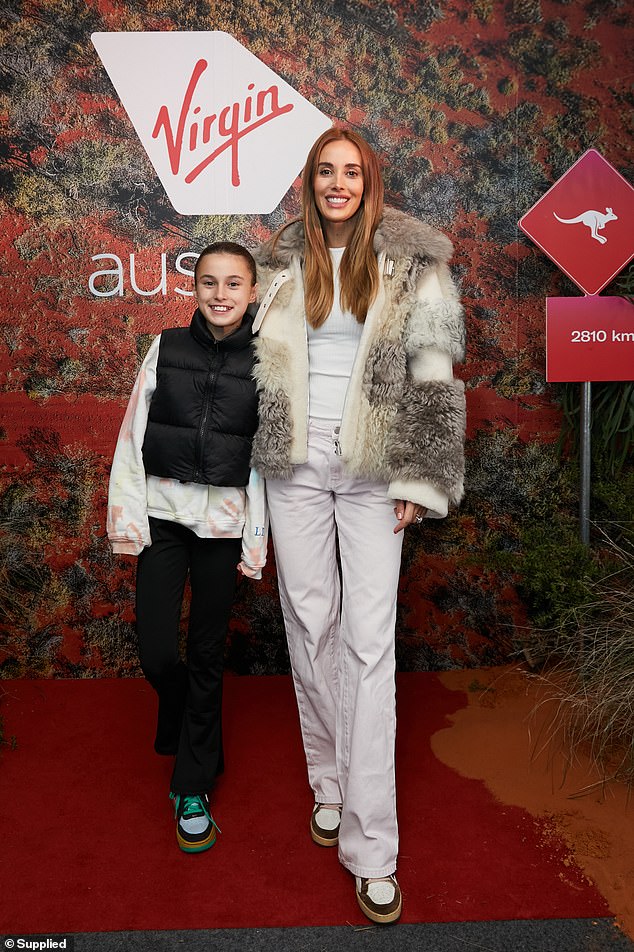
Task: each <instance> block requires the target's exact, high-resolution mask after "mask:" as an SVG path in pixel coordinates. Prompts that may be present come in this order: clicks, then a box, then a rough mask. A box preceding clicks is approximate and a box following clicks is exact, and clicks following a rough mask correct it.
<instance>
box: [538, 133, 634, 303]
mask: <svg viewBox="0 0 634 952" xmlns="http://www.w3.org/2000/svg"><path fill="white" fill-rule="evenodd" d="M519 226H520V228H521V229H522V231H523V232H525V234H527V235H528V237H529V238H530V239H531V240H532V241H534V242H535V244H536V245H538V246H539V247H540V248H541V249H542V251H544V252H545V253H546V254H547V255H548V257H549V258H551V259H552V260H553V261H554V262H555V264H556V265H557V266H558V267H559V268H561V270H562V271H563V272H564V273H565V274H567V275H568V277H569V278H572V280H573V281H574V282H575V284H577V285H578V286H579V287H580V288H581V290H582V291H584V292H585V293H586V294H598V292H599V291H601V290H602V289H603V288H604V287H605V286H606V284H609V283H610V281H611V280H612V278H614V277H615V276H616V275H617V274H618V273H619V271H621V270H622V268H624V267H625V265H626V264H627V263H628V261H630V260H631V259H632V258H634V188H632V186H631V185H630V183H629V182H627V181H626V179H624V178H623V176H622V175H620V174H619V173H618V172H617V171H616V169H615V168H613V167H612V166H611V165H610V163H609V162H607V161H606V160H605V159H604V158H603V156H602V155H601V154H600V153H599V152H597V151H596V149H589V150H588V151H587V152H585V153H584V154H583V155H582V156H581V158H579V159H578V160H577V161H576V162H575V164H574V165H573V166H571V168H569V169H568V171H567V172H565V173H564V175H562V177H561V178H560V179H559V180H558V181H557V182H555V184H554V185H553V186H552V188H550V189H549V190H548V191H547V192H546V194H545V195H543V196H542V197H541V198H540V199H539V201H538V202H536V203H535V205H533V207H532V208H531V209H530V211H528V212H526V214H525V215H524V216H523V217H522V218H521V219H520V221H519Z"/></svg>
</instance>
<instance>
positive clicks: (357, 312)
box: [302, 128, 383, 327]
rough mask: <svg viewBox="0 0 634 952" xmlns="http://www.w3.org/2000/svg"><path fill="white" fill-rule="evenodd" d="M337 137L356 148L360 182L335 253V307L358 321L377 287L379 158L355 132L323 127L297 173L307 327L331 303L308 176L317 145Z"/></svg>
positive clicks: (327, 263) (328, 267) (316, 323)
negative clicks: (351, 218) (352, 216)
mask: <svg viewBox="0 0 634 952" xmlns="http://www.w3.org/2000/svg"><path fill="white" fill-rule="evenodd" d="M340 139H347V140H348V142H352V143H353V145H356V147H357V149H358V150H359V152H360V153H361V167H362V171H363V186H364V187H363V198H362V199H361V206H360V208H359V211H358V212H357V214H356V219H357V220H356V223H355V228H354V232H353V234H352V237H351V239H350V241H349V242H348V244H347V246H346V250H345V252H344V254H343V257H342V259H341V265H340V271H339V278H340V282H341V307H342V308H343V310H345V311H350V312H352V314H354V316H355V317H356V319H357V321H359V323H363V322H364V321H365V319H366V315H367V313H368V309H369V307H370V305H371V304H372V302H373V301H374V298H375V297H376V294H377V291H378V289H379V268H378V264H377V260H376V254H375V252H374V233H375V231H376V229H377V225H378V224H379V221H380V220H381V216H382V214H383V179H382V177H381V170H380V167H379V161H378V159H377V156H376V155H375V153H374V152H373V151H372V149H371V148H370V146H369V145H368V143H367V142H366V141H365V139H362V138H361V136H360V135H358V134H357V133H356V132H352V131H349V130H347V129H339V128H332V129H328V130H327V131H326V132H324V133H323V134H322V135H321V136H320V137H319V138H318V139H317V141H316V142H315V144H314V145H313V147H312V149H311V150H310V152H309V153H308V158H307V159H306V165H305V166H304V172H303V178H302V219H303V222H304V232H305V240H306V250H305V262H304V306H305V309H306V319H307V320H308V322H309V323H310V324H311V325H312V327H320V326H321V325H322V324H323V323H324V321H325V320H326V318H327V317H328V315H329V314H330V311H331V310H332V305H333V270H332V261H331V258H330V254H329V252H328V248H327V247H326V242H325V237H324V230H323V227H322V223H321V218H320V215H319V212H318V211H317V205H316V204H315V193H314V189H313V182H314V180H315V173H316V171H317V167H318V164H319V156H320V154H321V150H322V149H323V147H324V146H325V145H326V144H327V143H328V142H335V141H338V140H340Z"/></svg>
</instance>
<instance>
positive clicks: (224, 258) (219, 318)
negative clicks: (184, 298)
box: [194, 253, 257, 339]
mask: <svg viewBox="0 0 634 952" xmlns="http://www.w3.org/2000/svg"><path fill="white" fill-rule="evenodd" d="M256 294H257V285H256V284H254V282H253V275H252V273H251V271H250V269H249V266H248V264H247V262H246V261H245V259H244V258H241V257H240V256H239V255H231V254H219V253H214V254H207V255H203V256H202V257H201V258H200V259H199V260H198V263H197V265H196V283H195V285H194V297H195V298H196V301H197V302H198V307H199V308H200V312H201V314H202V315H203V317H204V318H205V320H206V321H207V327H208V328H209V330H210V331H211V333H212V334H213V335H214V337H216V338H217V339H220V338H221V337H226V336H227V334H231V332H232V331H235V330H236V329H237V328H238V327H240V324H241V323H242V318H243V317H244V313H245V311H246V309H247V306H248V305H249V304H253V302H254V301H255V298H256Z"/></svg>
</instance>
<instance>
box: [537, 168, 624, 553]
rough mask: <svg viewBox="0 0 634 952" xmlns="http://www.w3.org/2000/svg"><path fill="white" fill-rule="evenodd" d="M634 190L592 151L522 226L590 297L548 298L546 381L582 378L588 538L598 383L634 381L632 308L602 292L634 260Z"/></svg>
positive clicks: (582, 520) (583, 505)
mask: <svg viewBox="0 0 634 952" xmlns="http://www.w3.org/2000/svg"><path fill="white" fill-rule="evenodd" d="M633 222H634V188H632V186H631V185H630V184H629V182H627V181H626V180H625V179H624V178H623V176H622V175H620V174H619V173H618V172H617V171H616V169H614V168H613V167H612V166H611V165H610V163H609V162H607V161H606V160H605V159H604V158H603V156H602V155H601V154H600V153H599V152H597V151H596V149H589V150H588V151H587V152H584V154H583V155H582V156H581V158H579V159H578V160H577V161H576V162H575V163H574V165H572V166H571V167H570V168H569V169H568V171H567V172H565V173H564V175H562V177H561V178H560V179H558V181H557V182H555V184H554V185H553V186H552V187H551V188H550V189H549V190H548V191H547V192H546V194H545V195H543V196H542V197H541V198H540V199H539V201H538V202H536V203H535V205H533V207H532V208H531V209H530V210H529V211H528V212H526V214H525V215H524V216H523V217H522V218H521V219H520V221H519V223H518V224H519V227H520V228H521V229H522V231H523V232H524V233H525V234H526V235H528V237H529V238H531V240H532V241H534V242H535V244H536V245H538V246H539V247H540V248H541V249H542V251H544V252H545V253H546V254H547V255H548V257H549V258H551V260H552V261H554V262H555V264H556V265H557V266H558V267H559V268H560V269H561V270H562V271H563V272H564V273H565V274H567V275H568V277H569V278H571V279H572V280H573V281H574V282H575V284H576V285H577V286H578V287H579V288H581V290H582V291H583V292H584V294H585V297H574V298H548V299H547V301H546V379H547V380H548V381H580V382H581V431H580V468H581V486H580V500H579V527H580V536H581V541H582V542H583V543H584V544H586V545H587V544H589V541H590V480H591V432H592V409H591V407H592V385H591V381H593V380H632V379H634V306H633V305H632V304H630V303H629V302H628V301H627V300H626V299H625V298H617V297H614V298H610V297H597V295H598V294H599V292H600V291H602V290H603V288H604V287H605V286H606V285H607V284H609V283H610V281H611V280H612V279H613V278H614V277H616V275H617V274H618V273H619V272H620V271H621V270H622V269H623V268H624V267H625V265H626V264H627V263H628V262H629V261H631V259H632V258H633V257H634V227H633Z"/></svg>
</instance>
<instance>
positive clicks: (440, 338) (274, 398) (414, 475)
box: [252, 208, 465, 518]
mask: <svg viewBox="0 0 634 952" xmlns="http://www.w3.org/2000/svg"><path fill="white" fill-rule="evenodd" d="M374 247H375V250H376V253H377V257H378V265H379V274H380V287H379V291H378V294H377V296H376V298H375V300H374V302H373V304H372V305H371V307H370V309H369V311H368V315H367V318H366V321H365V325H364V328H363V334H362V337H361V341H360V343H359V349H358V352H357V356H356V359H355V363H354V367H353V370H352V374H351V377H350V382H349V385H348V390H347V394H346V401H345V407H344V412H343V419H342V421H341V433H340V445H341V452H342V457H343V460H344V463H345V466H346V469H347V471H348V472H349V473H350V474H352V475H357V476H359V477H363V478H367V479H375V480H378V481H382V482H386V483H388V489H387V493H388V496H389V497H390V498H392V499H405V500H410V501H412V502H415V503H418V504H419V505H422V506H425V507H426V508H427V510H428V516H430V517H436V518H440V517H442V516H444V515H446V513H447V509H448V505H450V504H451V505H457V503H458V502H459V501H460V499H461V497H462V494H463V474H464V431H465V401H464V385H463V383H462V381H460V380H456V379H454V378H453V374H452V363H453V361H458V360H462V359H463V357H464V318H463V312H462V308H461V306H460V302H459V300H458V295H457V292H456V288H455V286H454V284H453V281H452V279H451V276H450V273H449V269H448V267H447V261H448V260H449V258H450V256H451V253H452V250H453V249H452V245H451V242H450V241H449V239H448V238H446V237H445V236H444V235H442V234H441V233H440V232H438V231H436V230H435V229H434V228H432V227H431V226H430V225H427V224H425V223H423V222H420V221H417V220H416V219H413V218H411V217H410V216H409V215H406V214H404V213H403V212H400V211H397V210H395V209H391V208H386V209H385V210H384V213H383V218H382V220H381V222H380V224H379V227H378V229H377V231H376V235H375V239H374ZM303 254H304V227H303V224H302V223H301V222H295V223H293V224H292V225H291V226H289V227H288V228H287V229H286V230H285V231H284V232H283V234H282V236H281V237H280V239H279V241H278V243H277V247H276V249H275V256H274V257H273V255H272V245H271V242H268V243H266V244H265V245H263V246H262V247H261V248H260V249H259V252H258V253H257V254H256V258H257V261H258V282H259V285H260V288H261V289H267V290H266V291H265V294H264V296H263V298H262V301H261V304H260V308H259V311H258V315H257V317H256V320H255V324H254V330H255V329H256V328H259V337H258V341H257V344H256V348H257V357H258V360H257V363H256V368H255V371H254V375H255V378H256V381H257V384H258V390H259V396H260V403H259V414H260V424H259V428H258V431H257V433H256V436H255V439H254V442H253V455H252V465H253V466H254V467H255V468H256V469H257V470H258V471H259V472H260V474H261V475H263V476H266V477H267V478H269V479H288V478H289V477H290V476H291V475H292V471H293V466H295V465H297V464H299V463H305V462H306V458H307V433H308V413H309V411H308V344H307V336H306V324H305V314H304V286H303V280H302V259H303Z"/></svg>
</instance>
